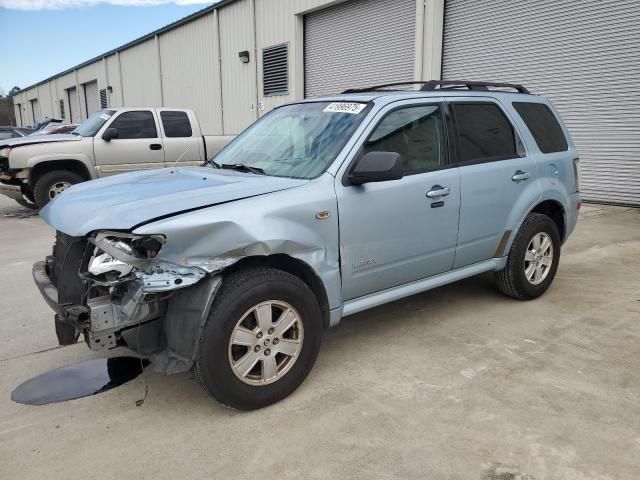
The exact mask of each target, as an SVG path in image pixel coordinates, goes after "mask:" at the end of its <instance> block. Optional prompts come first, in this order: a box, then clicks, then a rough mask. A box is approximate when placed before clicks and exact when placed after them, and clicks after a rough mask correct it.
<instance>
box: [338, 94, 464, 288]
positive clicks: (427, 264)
mask: <svg viewBox="0 0 640 480" xmlns="http://www.w3.org/2000/svg"><path fill="white" fill-rule="evenodd" d="M365 136H366V138H367V140H366V141H365V142H364V143H363V145H362V149H361V151H362V152H370V151H387V152H388V151H392V152H397V153H399V154H400V155H401V156H402V158H403V162H404V177H403V178H402V179H400V180H393V181H386V182H379V183H367V184H365V185H360V186H355V185H343V183H342V178H341V177H340V178H337V179H336V191H337V196H338V212H339V221H340V249H341V271H342V288H343V297H344V300H351V299H354V298H357V297H360V296H363V295H367V294H369V293H373V292H377V291H381V290H385V289H388V288H391V287H395V286H398V285H402V284H405V283H408V282H412V281H415V280H419V279H422V278H425V277H429V276H431V275H436V274H438V273H443V272H446V271H448V270H450V269H451V267H452V265H453V260H454V254H455V247H456V238H457V235H458V209H459V207H460V178H459V173H458V169H457V168H455V167H454V168H448V165H447V157H448V155H447V148H446V141H445V126H444V121H443V114H442V106H441V104H440V103H418V102H416V101H413V100H412V101H404V102H397V103H395V104H392V105H391V106H388V107H386V108H385V109H384V110H382V111H381V112H380V114H379V115H378V116H377V119H376V120H375V121H374V123H373V125H372V126H371V127H370V128H369V130H368V133H366V134H365Z"/></svg>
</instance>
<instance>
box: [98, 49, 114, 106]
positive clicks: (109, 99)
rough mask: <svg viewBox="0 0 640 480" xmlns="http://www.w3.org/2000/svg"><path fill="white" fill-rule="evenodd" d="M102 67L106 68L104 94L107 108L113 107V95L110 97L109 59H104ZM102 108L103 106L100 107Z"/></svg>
mask: <svg viewBox="0 0 640 480" xmlns="http://www.w3.org/2000/svg"><path fill="white" fill-rule="evenodd" d="M102 66H103V67H104V82H105V85H104V92H105V96H106V97H107V107H108V106H109V105H111V98H110V97H111V95H109V68H108V67H107V57H102ZM98 95H100V90H99V89H98ZM100 101H102V97H100ZM100 108H102V105H100Z"/></svg>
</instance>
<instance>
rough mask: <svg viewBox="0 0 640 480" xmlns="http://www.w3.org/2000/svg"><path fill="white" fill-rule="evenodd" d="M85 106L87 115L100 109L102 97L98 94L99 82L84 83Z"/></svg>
mask: <svg viewBox="0 0 640 480" xmlns="http://www.w3.org/2000/svg"><path fill="white" fill-rule="evenodd" d="M84 106H85V112H86V113H87V117H89V115H91V114H92V113H93V112H97V111H98V110H100V97H99V94H98V82H89V83H85V84H84Z"/></svg>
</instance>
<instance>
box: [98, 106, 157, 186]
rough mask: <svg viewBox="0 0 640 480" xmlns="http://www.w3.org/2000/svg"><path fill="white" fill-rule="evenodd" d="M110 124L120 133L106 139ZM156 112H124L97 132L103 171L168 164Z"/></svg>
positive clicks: (100, 168)
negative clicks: (165, 161) (105, 135)
mask: <svg viewBox="0 0 640 480" xmlns="http://www.w3.org/2000/svg"><path fill="white" fill-rule="evenodd" d="M108 128H115V129H117V131H118V137H117V138H113V139H111V140H109V141H106V140H103V139H102V134H103V133H104V131H105V130H106V129H108ZM158 132H159V129H158V126H157V124H156V120H155V116H154V114H153V112H151V111H150V110H131V111H127V112H122V113H120V114H119V115H118V116H117V117H115V119H114V120H113V121H111V122H110V123H108V124H107V125H105V126H104V127H103V128H102V130H101V132H100V133H99V134H98V135H96V137H95V139H94V144H93V151H94V154H95V157H96V168H97V169H98V171H99V172H100V175H101V176H102V175H111V174H114V173H121V172H127V171H131V170H143V169H146V168H162V167H164V147H163V143H162V138H160V136H159V134H158Z"/></svg>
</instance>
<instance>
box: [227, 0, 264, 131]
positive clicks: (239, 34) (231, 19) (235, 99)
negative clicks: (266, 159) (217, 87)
mask: <svg viewBox="0 0 640 480" xmlns="http://www.w3.org/2000/svg"><path fill="white" fill-rule="evenodd" d="M218 14H219V16H220V55H221V66H222V105H223V106H224V111H223V115H224V133H225V134H235V133H240V132H241V131H242V130H244V129H245V128H246V127H247V126H248V125H249V124H250V123H251V122H252V121H253V120H255V119H256V118H257V110H256V109H257V96H256V77H255V61H256V58H255V54H254V51H253V47H254V46H253V41H252V39H253V33H252V32H253V19H252V14H251V1H244V2H236V3H232V4H231V5H227V6H226V7H225V8H222V9H220V10H219V12H218ZM243 50H247V51H249V52H250V62H249V63H242V62H240V59H239V58H238V53H239V52H241V51H243Z"/></svg>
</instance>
